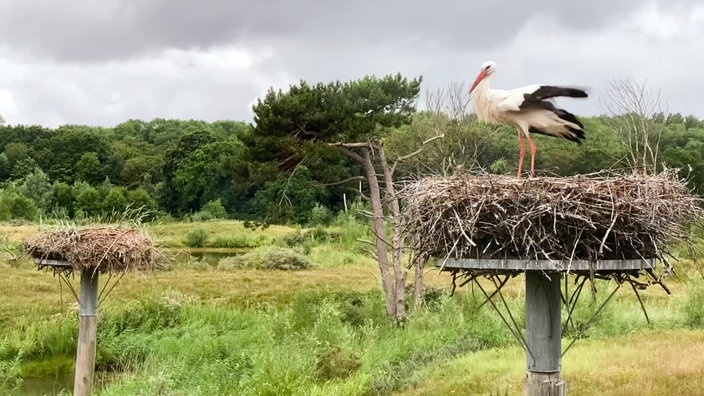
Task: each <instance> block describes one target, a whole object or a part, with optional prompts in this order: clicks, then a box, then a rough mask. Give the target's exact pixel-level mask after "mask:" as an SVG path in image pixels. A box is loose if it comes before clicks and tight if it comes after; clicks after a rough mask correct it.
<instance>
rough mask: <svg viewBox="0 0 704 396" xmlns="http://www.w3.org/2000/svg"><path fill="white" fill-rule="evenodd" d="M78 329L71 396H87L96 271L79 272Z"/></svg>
mask: <svg viewBox="0 0 704 396" xmlns="http://www.w3.org/2000/svg"><path fill="white" fill-rule="evenodd" d="M79 304H80V327H79V329H78V348H77V351H76V376H75V378H74V384H73V394H74V395H76V396H88V395H90V394H91V391H92V388H93V372H94V370H95V350H96V334H97V324H98V271H94V270H89V269H84V270H83V271H81V290H80V301H79Z"/></svg>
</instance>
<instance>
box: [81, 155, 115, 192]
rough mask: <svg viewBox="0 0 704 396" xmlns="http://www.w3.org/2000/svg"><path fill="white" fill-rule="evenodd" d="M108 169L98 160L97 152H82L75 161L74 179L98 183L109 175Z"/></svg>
mask: <svg viewBox="0 0 704 396" xmlns="http://www.w3.org/2000/svg"><path fill="white" fill-rule="evenodd" d="M108 172H109V169H108V168H107V167H106V166H105V165H103V164H102V163H101V162H100V158H99V157H98V153H94V152H87V153H83V154H82V155H81V157H80V158H79V159H78V162H77V163H76V180H79V181H84V182H87V183H89V184H98V183H100V182H102V181H103V180H105V178H106V177H109V174H108Z"/></svg>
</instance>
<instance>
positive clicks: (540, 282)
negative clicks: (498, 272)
mask: <svg viewBox="0 0 704 396" xmlns="http://www.w3.org/2000/svg"><path fill="white" fill-rule="evenodd" d="M561 278H562V275H561V274H560V273H559V272H549V273H548V272H541V271H527V272H526V345H527V346H528V351H530V352H529V353H526V359H527V364H528V373H527V374H526V386H525V391H526V395H531V396H532V395H536V396H538V395H539V396H565V395H566V394H567V391H566V388H567V384H566V383H565V382H564V381H562V380H561V379H560V369H561V367H562V363H561V359H562V357H561V354H562V323H561V321H560V318H561V311H562V307H561V305H562V301H561V300H560V279H561Z"/></svg>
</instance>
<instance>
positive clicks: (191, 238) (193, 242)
mask: <svg viewBox="0 0 704 396" xmlns="http://www.w3.org/2000/svg"><path fill="white" fill-rule="evenodd" d="M209 237H210V231H208V230H206V229H205V228H194V229H193V230H191V231H190V232H189V233H188V234H187V235H186V246H188V247H203V246H205V243H206V242H207V241H208V238H209Z"/></svg>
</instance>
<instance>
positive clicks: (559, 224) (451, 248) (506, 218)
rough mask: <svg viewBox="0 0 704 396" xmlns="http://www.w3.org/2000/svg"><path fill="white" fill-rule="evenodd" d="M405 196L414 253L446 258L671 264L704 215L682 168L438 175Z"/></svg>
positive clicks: (411, 188)
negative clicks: (671, 249)
mask: <svg viewBox="0 0 704 396" xmlns="http://www.w3.org/2000/svg"><path fill="white" fill-rule="evenodd" d="M401 195H402V198H403V199H404V201H405V203H406V207H405V211H404V217H405V221H406V224H407V228H406V232H407V233H408V234H410V236H411V237H412V240H414V241H415V246H414V247H415V248H416V250H417V252H418V253H419V254H420V255H425V256H427V257H434V258H437V259H448V258H451V259H475V260H480V259H493V260H497V259H498V260H506V259H517V260H523V261H524V262H528V261H530V260H533V261H538V260H541V261H544V260H548V261H550V262H566V261H570V260H571V261H575V260H583V261H586V262H596V261H600V260H621V261H622V262H632V260H645V259H652V258H656V259H659V260H662V261H663V262H664V263H665V264H666V265H669V264H667V256H668V255H669V253H668V250H667V249H668V246H669V245H670V244H671V243H673V242H678V241H687V240H688V238H689V231H688V229H687V226H688V224H689V223H690V222H693V221H700V219H701V216H702V207H701V205H702V199H701V197H699V196H697V195H694V194H692V193H691V192H690V190H689V189H688V188H687V186H686V184H685V183H684V182H683V181H682V180H679V179H678V177H677V175H676V173H675V171H666V172H663V173H661V174H658V175H647V176H646V175H621V176H604V175H588V176H573V177H537V178H531V179H518V178H516V177H512V176H501V175H489V174H485V175H479V176H474V175H472V176H470V175H461V176H451V177H430V178H426V179H422V180H419V181H416V182H413V183H409V184H408V185H407V186H405V188H404V189H403V190H402V192H401ZM477 262H480V261H477ZM624 269H625V268H624Z"/></svg>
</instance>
